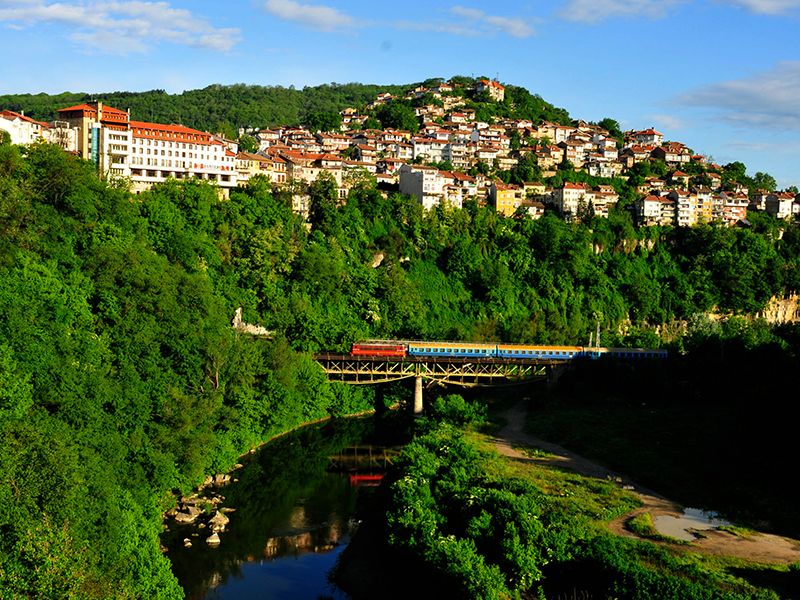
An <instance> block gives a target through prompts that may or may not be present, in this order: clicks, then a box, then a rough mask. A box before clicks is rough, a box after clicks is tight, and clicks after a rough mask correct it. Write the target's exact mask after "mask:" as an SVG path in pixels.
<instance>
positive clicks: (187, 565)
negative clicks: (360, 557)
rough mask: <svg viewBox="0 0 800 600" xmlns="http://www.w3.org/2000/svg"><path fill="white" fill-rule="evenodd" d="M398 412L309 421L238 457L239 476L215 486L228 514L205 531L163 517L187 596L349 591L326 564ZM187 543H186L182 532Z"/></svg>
mask: <svg viewBox="0 0 800 600" xmlns="http://www.w3.org/2000/svg"><path fill="white" fill-rule="evenodd" d="M405 423H406V419H405V418H404V417H403V416H401V415H389V416H387V417H383V418H378V417H372V418H359V419H344V420H337V421H333V422H329V423H326V424H322V425H310V426H307V427H304V428H302V429H300V430H298V431H295V432H293V433H291V434H288V435H286V436H283V437H281V438H278V439H276V440H274V441H272V442H270V443H269V444H267V445H266V446H263V447H262V448H261V449H260V450H259V451H258V452H257V453H255V454H252V455H249V456H247V457H245V458H244V459H243V460H242V464H243V466H242V468H240V469H237V470H236V471H235V472H234V473H233V476H234V477H235V478H236V479H238V481H236V482H233V483H230V484H228V485H227V486H225V487H223V488H221V489H220V488H218V489H217V492H218V493H220V494H221V495H222V496H224V503H223V506H225V507H229V508H233V509H235V512H231V513H228V515H227V516H228V517H229V518H230V523H229V524H228V525H227V526H226V529H225V531H223V532H221V533H220V534H219V537H220V540H221V543H220V545H219V546H217V547H211V546H209V545H208V544H206V543H205V541H204V540H205V538H206V537H208V535H209V534H210V531H209V530H208V529H207V528H206V529H200V528H198V527H197V526H196V525H177V524H175V523H174V522H169V531H167V532H165V533H164V535H163V536H162V543H163V544H164V546H166V547H167V551H168V554H167V555H168V557H169V558H170V560H171V561H172V565H173V573H174V574H175V576H176V577H177V578H178V581H179V582H180V584H181V586H182V587H183V589H184V591H185V592H186V597H187V598H189V599H203V600H206V599H208V600H211V599H225V600H244V599H265V600H266V599H269V600H279V599H289V598H291V599H297V600H302V599H306V598H307V599H310V600H318V599H320V598H337V599H339V598H347V596H346V595H345V594H344V593H343V592H341V591H340V590H339V589H338V588H336V587H335V586H334V585H333V584H331V583H329V581H328V576H327V574H328V572H329V571H330V569H331V568H332V567H333V566H334V564H335V563H336V559H337V557H338V555H339V553H340V552H341V551H342V550H343V549H344V547H345V546H346V545H347V543H348V542H349V540H350V537H351V535H353V534H354V533H355V529H356V528H357V524H358V511H359V506H360V505H361V504H362V503H363V502H365V500H366V499H368V497H369V495H370V491H371V490H372V489H374V488H372V487H371V485H374V484H375V483H376V481H375V480H374V479H375V478H374V477H372V478H370V477H367V478H357V477H352V475H354V474H362V475H363V474H365V473H368V474H372V475H376V474H377V475H379V474H380V473H381V472H384V471H385V469H386V468H387V467H388V466H390V465H391V462H392V458H393V457H394V456H395V455H396V453H397V450H396V449H395V448H392V447H388V446H395V445H398V444H400V443H404V442H405V441H406V439H407V438H406V436H405V433H404V428H405ZM186 539H188V540H190V542H191V547H185V544H184V540H186Z"/></svg>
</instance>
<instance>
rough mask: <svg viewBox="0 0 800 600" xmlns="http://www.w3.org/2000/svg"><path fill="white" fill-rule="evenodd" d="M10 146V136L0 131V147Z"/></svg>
mask: <svg viewBox="0 0 800 600" xmlns="http://www.w3.org/2000/svg"><path fill="white" fill-rule="evenodd" d="M10 145H11V134H10V133H8V132H7V131H4V130H2V129H0V146H10Z"/></svg>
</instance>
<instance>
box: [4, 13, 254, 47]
mask: <svg viewBox="0 0 800 600" xmlns="http://www.w3.org/2000/svg"><path fill="white" fill-rule="evenodd" d="M0 6H2V7H7V8H0V22H6V23H8V25H7V26H15V27H16V26H19V25H20V24H22V25H25V26H29V27H31V26H35V25H37V24H39V23H47V24H57V25H61V26H64V27H67V28H69V29H72V30H73V31H72V32H71V33H70V34H69V35H68V37H69V38H70V39H71V40H73V41H74V42H75V43H77V44H78V45H80V46H82V47H84V48H85V49H86V50H89V51H94V52H101V53H107V54H128V53H130V52H146V51H147V50H148V49H149V47H150V46H151V45H153V44H155V43H158V42H162V41H167V42H173V43H176V44H184V45H187V46H191V47H195V48H201V49H204V50H212V51H217V52H227V51H228V50H230V49H231V48H232V47H233V46H234V44H236V43H237V42H238V41H240V39H241V37H240V36H239V30H238V29H234V28H223V29H217V28H215V27H213V26H212V25H210V24H209V23H208V22H207V21H206V20H204V19H202V18H199V17H196V16H194V15H192V13H191V12H189V11H188V10H183V9H175V8H172V7H171V6H170V5H169V4H168V3H167V2H141V1H139V0H132V1H128V2H106V3H102V2H98V3H94V4H85V5H77V4H67V3H51V4H48V3H46V2H42V1H36V0H0Z"/></svg>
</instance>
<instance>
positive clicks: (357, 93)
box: [0, 77, 569, 139]
mask: <svg viewBox="0 0 800 600" xmlns="http://www.w3.org/2000/svg"><path fill="white" fill-rule="evenodd" d="M456 79H459V80H463V81H464V82H465V83H468V82H470V81H473V80H474V78H466V77H462V78H456ZM437 81H441V80H439V79H433V80H427V81H425V82H422V84H419V83H413V84H405V85H373V84H361V83H346V84H342V83H335V82H334V83H331V84H323V85H319V86H314V87H305V88H303V89H295V88H294V86H290V87H288V88H284V87H281V86H260V85H247V84H243V83H242V84H235V85H219V84H214V85H210V86H208V87H206V88H203V89H200V90H188V91H185V92H183V93H181V94H168V93H166V92H165V91H164V90H151V91H148V92H107V93H99V94H87V93H71V92H64V93H62V94H55V95H51V94H44V93H41V94H9V95H4V96H0V107H2V109H5V110H13V111H16V112H19V111H25V114H26V115H27V116H29V117H31V118H33V119H36V120H38V121H44V122H50V121H52V120H53V119H54V118H55V116H56V111H58V110H59V109H62V108H66V107H68V106H73V105H76V104H81V103H84V102H91V101H98V100H99V101H102V102H103V103H104V104H106V105H108V106H113V107H117V108H119V109H122V110H126V109H130V111H131V118H132V119H133V120H138V121H148V122H153V123H164V124H170V123H178V124H181V125H185V126H186V127H192V128H194V129H199V130H201V131H209V132H212V133H223V134H225V135H226V137H229V138H231V139H236V138H237V137H238V136H239V134H238V130H239V128H240V127H245V128H247V127H253V128H267V127H273V126H276V125H282V126H293V125H295V126H296V125H300V124H301V123H306V122H308V121H309V117H312V121H313V116H314V115H328V114H338V113H339V112H340V111H342V110H344V109H345V108H351V107H352V108H358V109H364V107H366V106H367V105H368V104H370V103H371V102H373V101H374V100H375V97H376V96H377V95H378V94H379V93H390V94H393V95H404V94H405V93H406V92H408V91H409V90H411V89H413V88H414V87H416V86H417V85H432V84H433V83H435V82H437ZM462 94H463V91H462ZM508 94H509V101H508V102H506V103H504V104H503V105H500V106H499V107H497V108H485V109H484V112H486V113H487V116H488V115H490V114H493V115H494V114H496V115H498V116H505V115H509V116H510V115H512V114H513V115H519V117H518V118H534V119H537V117H542V118H547V119H550V120H555V121H558V122H569V114H568V113H567V111H565V110H564V109H561V108H556V107H554V106H553V105H552V104H549V103H547V102H545V101H544V100H542V99H541V98H540V97H539V96H536V95H532V94H530V93H529V92H528V91H527V90H525V88H521V87H514V86H511V87H510V88H509V91H508ZM484 100H486V99H484ZM476 101H477V104H478V105H479V106H483V103H482V102H481V99H480V98H478V99H476ZM512 105H513V108H512ZM398 106H399V105H398ZM412 116H413V113H412ZM414 120H415V121H416V119H414ZM537 120H538V119H537ZM388 123H389V121H388V120H387V125H388Z"/></svg>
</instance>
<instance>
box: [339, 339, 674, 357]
mask: <svg viewBox="0 0 800 600" xmlns="http://www.w3.org/2000/svg"><path fill="white" fill-rule="evenodd" d="M351 355H353V356H397V357H405V356H429V357H447V358H514V359H525V358H527V359H531V360H574V359H577V358H583V357H588V358H600V357H601V356H605V355H610V356H616V357H617V358H667V356H668V352H667V351H666V350H664V349H662V348H604V347H596V346H536V345H527V344H486V343H477V342H419V341H403V340H388V341H384V340H370V341H364V342H358V343H356V344H353V345H352V349H351Z"/></svg>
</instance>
